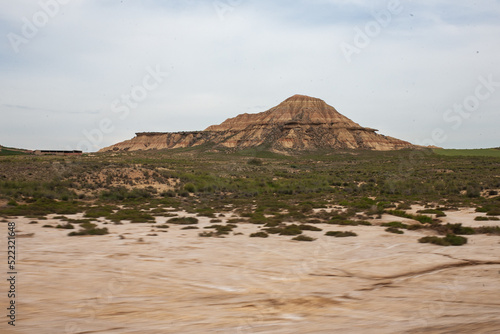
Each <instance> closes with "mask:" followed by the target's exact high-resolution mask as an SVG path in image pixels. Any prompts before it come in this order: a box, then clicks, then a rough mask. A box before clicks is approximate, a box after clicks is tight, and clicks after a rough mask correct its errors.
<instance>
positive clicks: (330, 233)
mask: <svg viewBox="0 0 500 334" xmlns="http://www.w3.org/2000/svg"><path fill="white" fill-rule="evenodd" d="M325 235H327V236H329V237H336V238H345V237H357V236H358V235H357V234H356V233H354V232H352V231H347V232H343V231H328V232H326V233H325Z"/></svg>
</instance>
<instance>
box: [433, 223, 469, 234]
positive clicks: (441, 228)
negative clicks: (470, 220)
mask: <svg viewBox="0 0 500 334" xmlns="http://www.w3.org/2000/svg"><path fill="white" fill-rule="evenodd" d="M431 228H432V229H433V230H435V231H437V232H438V233H439V234H443V235H445V234H461V235H470V234H475V233H476V231H474V229H473V228H472V227H465V226H462V224H446V225H439V224H438V225H433V226H432V227H431Z"/></svg>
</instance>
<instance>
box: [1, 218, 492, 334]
mask: <svg viewBox="0 0 500 334" xmlns="http://www.w3.org/2000/svg"><path fill="white" fill-rule="evenodd" d="M181 215H182V214H181ZM477 215H478V214H477V213H475V212H474V210H472V209H462V210H460V211H454V212H449V213H448V212H447V217H444V218H442V220H443V222H444V223H447V222H450V223H462V224H463V225H464V226H485V225H489V226H495V225H500V223H499V222H498V221H496V222H493V221H492V222H478V221H474V217H475V216H477ZM73 218H74V217H73ZM198 219H199V220H200V222H199V224H197V225H196V226H198V227H199V229H198V230H196V229H193V230H182V227H183V226H180V225H170V227H169V228H164V229H162V228H156V227H154V225H160V224H164V223H165V221H166V220H167V218H157V223H156V224H151V223H148V224H130V223H124V224H123V225H113V224H108V225H104V224H102V223H100V224H99V225H100V227H104V226H106V227H108V229H109V231H110V234H108V235H103V236H75V237H69V236H67V234H68V232H70V230H63V229H55V228H43V227H42V225H45V224H50V225H54V226H55V225H57V224H58V223H61V222H59V221H56V220H54V219H50V218H49V220H47V221H38V223H37V224H29V222H30V221H31V220H32V219H27V218H17V219H11V220H10V221H14V222H16V225H17V230H18V239H17V252H18V253H17V256H18V263H17V270H18V273H19V274H18V282H17V291H18V295H17V296H16V301H17V303H18V305H17V312H18V313H17V321H16V327H15V328H13V327H11V326H8V325H7V321H6V320H5V317H4V320H3V321H2V323H1V324H0V332H2V333H26V334H31V333H38V334H44V333H47V334H54V333H81V334H83V333H141V334H145V333H151V334H153V333H155V334H156V333H176V334H177V333H415V334H416V333H499V332H500V317H499V314H500V257H499V254H500V237H498V236H488V235H483V234H481V235H470V236H467V238H468V243H467V244H466V245H464V246H460V247H442V246H435V245H431V244H421V243H418V241H417V240H418V239H419V238H420V237H422V236H425V235H434V233H433V232H432V231H428V230H417V231H408V230H405V231H404V232H405V233H404V234H402V235H396V234H391V233H388V232H386V231H385V228H384V227H380V226H336V225H327V224H317V225H316V226H317V227H320V228H322V229H323V231H321V232H319V231H318V232H316V231H304V234H306V235H308V236H311V237H314V238H317V240H315V241H314V242H299V241H292V240H291V238H292V237H291V236H278V235H270V236H269V237H268V238H265V239H264V238H249V234H250V233H253V232H256V231H258V229H259V226H257V225H252V224H245V223H241V224H238V227H237V228H235V229H234V231H233V232H232V233H231V234H230V235H228V236H226V237H224V238H214V237H207V238H203V237H199V236H198V233H200V232H202V231H206V230H205V229H203V227H205V226H207V225H210V224H211V223H210V222H209V220H210V219H209V218H204V217H198ZM224 219H225V220H227V218H224ZM390 221H405V219H402V218H398V217H393V216H388V215H384V216H383V217H382V219H381V220H378V221H374V224H378V223H380V222H390ZM0 227H1V229H2V233H4V235H6V233H7V232H6V231H7V224H6V223H1V224H0ZM77 228H78V227H77ZM326 231H353V232H355V233H357V234H358V236H357V237H347V238H334V237H329V236H325V232H326ZM240 233H241V234H240ZM23 236H24V237H23ZM0 240H1V242H0V244H1V247H2V251H4V250H6V249H7V243H6V238H4V237H1V238H0ZM4 268H6V264H5V265H4ZM4 271H5V270H4ZM0 288H1V291H2V292H1V299H0V301H1V305H2V309H3V310H4V311H3V312H4V313H5V307H4V305H6V303H7V302H8V301H7V295H6V293H4V292H6V291H7V290H8V287H7V282H6V280H5V279H3V280H2V284H1V286H0Z"/></svg>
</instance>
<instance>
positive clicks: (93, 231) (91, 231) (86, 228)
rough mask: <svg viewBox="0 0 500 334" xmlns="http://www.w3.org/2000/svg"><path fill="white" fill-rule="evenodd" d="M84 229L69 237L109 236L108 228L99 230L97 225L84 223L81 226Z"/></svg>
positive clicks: (72, 233)
mask: <svg viewBox="0 0 500 334" xmlns="http://www.w3.org/2000/svg"><path fill="white" fill-rule="evenodd" d="M80 227H81V228H82V229H81V230H80V231H78V232H70V233H69V234H68V235H69V236H70V237H72V236H80V235H105V234H108V233H109V232H108V229H107V228H106V227H103V228H98V227H97V225H96V224H92V223H83V224H80Z"/></svg>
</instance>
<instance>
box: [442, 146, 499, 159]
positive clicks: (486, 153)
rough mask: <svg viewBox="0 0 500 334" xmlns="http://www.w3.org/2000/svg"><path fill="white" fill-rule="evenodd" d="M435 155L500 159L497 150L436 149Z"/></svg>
mask: <svg viewBox="0 0 500 334" xmlns="http://www.w3.org/2000/svg"><path fill="white" fill-rule="evenodd" d="M433 151H434V152H435V153H437V154H439V155H444V156H448V157H457V156H458V157H495V158H500V150H499V149H497V148H485V149H470V150H453V149H434V150H433Z"/></svg>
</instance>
